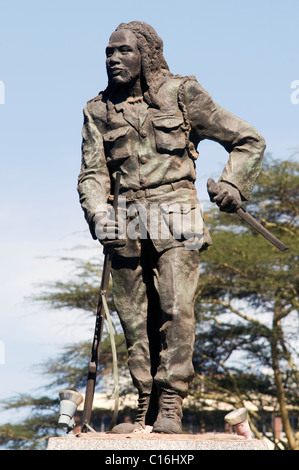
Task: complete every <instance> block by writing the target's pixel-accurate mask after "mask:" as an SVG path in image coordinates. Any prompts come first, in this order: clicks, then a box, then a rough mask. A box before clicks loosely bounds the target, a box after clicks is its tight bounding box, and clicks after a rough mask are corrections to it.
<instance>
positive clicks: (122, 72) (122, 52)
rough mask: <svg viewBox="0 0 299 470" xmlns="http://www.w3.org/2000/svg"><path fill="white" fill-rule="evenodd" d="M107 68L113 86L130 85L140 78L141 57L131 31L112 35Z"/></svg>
mask: <svg viewBox="0 0 299 470" xmlns="http://www.w3.org/2000/svg"><path fill="white" fill-rule="evenodd" d="M106 68H107V74H108V78H109V82H110V83H112V84H113V85H129V84H130V83H131V82H132V81H133V80H134V79H136V78H138V77H140V73H141V56H140V52H139V50H138V48H137V39H136V37H135V36H134V34H133V33H132V32H131V31H130V30H120V31H115V32H114V33H112V35H111V37H110V40H109V44H108V46H107V48H106Z"/></svg>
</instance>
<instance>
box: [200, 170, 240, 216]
mask: <svg viewBox="0 0 299 470" xmlns="http://www.w3.org/2000/svg"><path fill="white" fill-rule="evenodd" d="M207 189H208V193H209V196H210V200H211V201H212V202H215V203H216V204H217V206H218V207H219V209H220V210H221V211H222V212H229V213H231V212H236V211H237V210H238V209H239V208H240V207H241V205H242V199H241V195H240V193H239V191H238V189H237V188H235V187H234V186H232V185H231V184H229V183H224V182H221V183H215V181H214V180H213V179H212V178H209V179H208V182H207Z"/></svg>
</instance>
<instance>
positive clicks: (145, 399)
mask: <svg viewBox="0 0 299 470" xmlns="http://www.w3.org/2000/svg"><path fill="white" fill-rule="evenodd" d="M149 402H150V395H141V396H140V397H139V398H138V409H137V416H136V419H135V421H134V423H121V424H118V425H117V426H114V428H113V429H112V431H110V432H111V433H112V434H131V433H132V432H134V431H135V430H138V429H143V428H145V416H146V413H147V410H148V407H149Z"/></svg>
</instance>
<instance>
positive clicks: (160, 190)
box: [109, 180, 194, 201]
mask: <svg viewBox="0 0 299 470" xmlns="http://www.w3.org/2000/svg"><path fill="white" fill-rule="evenodd" d="M180 188H188V189H194V183H192V182H191V181H189V180H181V181H175V182H173V183H169V184H162V185H161V186H157V187H156V188H146V189H137V190H134V189H129V190H127V191H120V194H119V195H120V196H124V197H126V198H127V199H129V200H131V201H133V200H134V199H142V198H146V197H151V196H159V195H160V194H164V193H169V192H170V191H176V190H177V189H180ZM113 198H114V196H113V195H111V196H109V201H113Z"/></svg>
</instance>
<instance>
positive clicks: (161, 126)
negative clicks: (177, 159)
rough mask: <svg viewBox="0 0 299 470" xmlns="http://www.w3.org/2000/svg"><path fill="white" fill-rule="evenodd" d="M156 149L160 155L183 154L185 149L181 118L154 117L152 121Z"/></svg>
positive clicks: (169, 116)
mask: <svg viewBox="0 0 299 470" xmlns="http://www.w3.org/2000/svg"><path fill="white" fill-rule="evenodd" d="M152 123H153V128H154V134H155V139H156V148H157V150H158V152H161V153H165V152H166V153H180V154H181V153H183V151H184V150H185V148H186V138H185V133H184V130H183V128H182V126H183V125H184V120H183V117H180V116H172V115H161V116H155V117H154V118H153V120H152Z"/></svg>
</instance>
